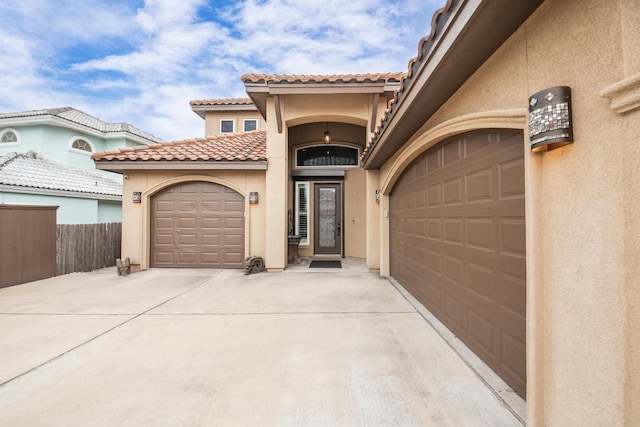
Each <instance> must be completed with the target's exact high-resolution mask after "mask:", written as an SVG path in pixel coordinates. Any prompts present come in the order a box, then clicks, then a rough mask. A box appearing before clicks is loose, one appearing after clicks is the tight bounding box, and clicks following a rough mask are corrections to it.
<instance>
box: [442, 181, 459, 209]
mask: <svg viewBox="0 0 640 427" xmlns="http://www.w3.org/2000/svg"><path fill="white" fill-rule="evenodd" d="M462 186H463V183H462V177H459V178H455V179H452V180H449V181H446V182H445V183H443V185H442V191H443V195H444V206H451V205H459V204H461V203H462V199H463V195H462Z"/></svg>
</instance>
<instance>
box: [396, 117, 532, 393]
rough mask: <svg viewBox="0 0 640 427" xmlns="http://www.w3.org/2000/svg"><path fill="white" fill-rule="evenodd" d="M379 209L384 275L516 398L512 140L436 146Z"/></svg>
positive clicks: (518, 285) (520, 318) (518, 273)
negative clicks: (386, 240) (384, 234)
mask: <svg viewBox="0 0 640 427" xmlns="http://www.w3.org/2000/svg"><path fill="white" fill-rule="evenodd" d="M389 203H390V204H389V206H390V250H389V255H390V270H391V275H392V276H393V277H394V278H395V279H396V280H398V281H399V282H400V283H401V284H402V285H403V286H405V287H406V288H407V289H408V290H409V291H410V292H411V293H412V294H413V295H414V296H415V297H416V298H417V299H418V300H419V301H420V302H421V303H422V304H424V305H425V306H426V307H427V308H428V309H429V310H430V311H431V312H432V313H433V314H434V315H435V316H437V317H438V318H439V319H440V320H441V321H442V322H443V323H444V324H445V325H446V326H447V327H448V328H449V329H450V330H451V331H452V332H453V333H454V334H455V335H456V336H457V337H458V338H460V339H461V340H462V341H463V342H464V343H465V344H466V345H467V346H468V347H469V348H471V349H472V350H473V351H474V352H475V353H476V354H477V355H478V356H479V357H480V358H482V359H483V360H484V361H485V362H486V363H487V364H488V365H489V366H491V367H492V368H493V369H494V370H495V371H496V372H497V373H498V374H499V375H500V376H501V377H502V378H504V379H505V380H506V381H507V383H509V385H511V386H512V387H513V389H514V390H515V391H516V392H517V393H518V394H520V395H522V396H524V394H525V389H526V344H525V343H526V340H525V338H526V323H525V322H526V256H525V255H526V254H525V198H524V136H523V133H522V131H516V130H483V131H477V132H468V133H465V134H464V135H459V136H455V137H452V138H449V139H446V140H444V141H442V142H441V143H439V144H437V145H435V146H434V147H432V148H431V149H429V150H427V151H426V152H424V153H422V154H421V155H420V156H418V157H417V158H416V159H415V160H414V161H413V162H412V163H411V164H410V165H409V166H408V167H407V168H406V169H405V170H404V171H403V173H402V175H401V176H400V177H399V179H398V180H397V182H396V183H395V185H394V187H393V190H392V191H391V192H390V200H389Z"/></svg>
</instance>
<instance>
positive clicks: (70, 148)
mask: <svg viewBox="0 0 640 427" xmlns="http://www.w3.org/2000/svg"><path fill="white" fill-rule="evenodd" d="M76 141H83V142H86V143H87V144H88V145H89V147H90V148H91V151H86V150H80V149H78V148H73V144H74V143H75V142H76ZM68 146H69V151H71V152H72V153H78V154H82V155H85V156H91V155H92V154H93V153H95V152H96V147H95V146H94V145H93V143H92V142H91V141H89V139H87V138H85V137H84V136H78V135H75V136H73V137H72V138H71V139H70V140H69V145H68Z"/></svg>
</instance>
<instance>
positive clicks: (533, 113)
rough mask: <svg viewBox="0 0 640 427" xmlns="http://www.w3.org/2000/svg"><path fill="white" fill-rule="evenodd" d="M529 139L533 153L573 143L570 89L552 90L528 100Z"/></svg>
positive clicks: (566, 87)
mask: <svg viewBox="0 0 640 427" xmlns="http://www.w3.org/2000/svg"><path fill="white" fill-rule="evenodd" d="M529 140H530V141H531V151H534V152H543V151H549V150H553V149H556V148H560V147H562V146H564V145H567V144H571V143H572V142H573V124H572V120H571V88H570V87H568V86H556V87H550V88H548V89H545V90H541V91H540V92H537V93H534V94H533V95H532V96H531V97H530V98H529Z"/></svg>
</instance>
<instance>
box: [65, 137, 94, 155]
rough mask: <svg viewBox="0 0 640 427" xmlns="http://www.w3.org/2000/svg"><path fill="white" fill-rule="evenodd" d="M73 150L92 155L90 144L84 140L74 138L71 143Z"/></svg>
mask: <svg viewBox="0 0 640 427" xmlns="http://www.w3.org/2000/svg"><path fill="white" fill-rule="evenodd" d="M70 148H72V149H73V150H78V151H84V152H86V153H93V151H94V150H93V145H92V144H91V142H89V141H88V140H86V139H84V138H75V139H73V141H72V142H71V147H70Z"/></svg>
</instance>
